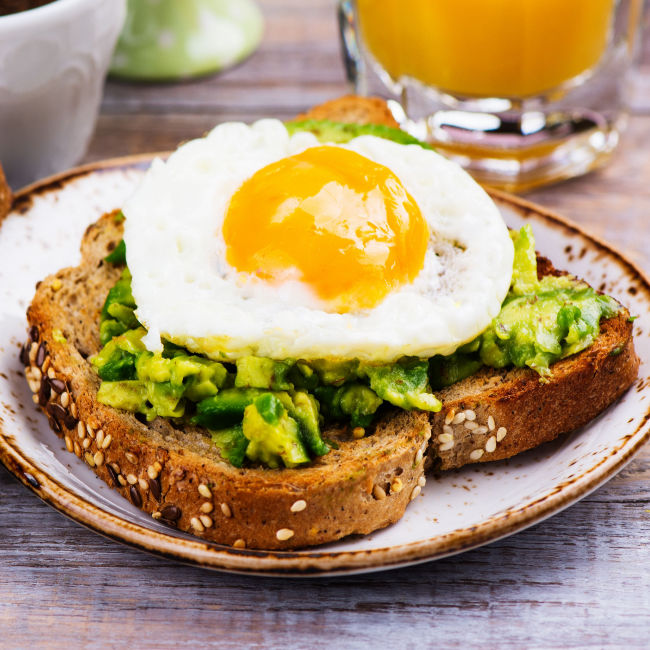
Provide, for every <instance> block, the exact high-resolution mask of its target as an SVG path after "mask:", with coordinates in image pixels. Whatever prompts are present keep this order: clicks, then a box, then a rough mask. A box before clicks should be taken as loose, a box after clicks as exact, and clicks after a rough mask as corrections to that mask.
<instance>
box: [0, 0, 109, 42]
mask: <svg viewBox="0 0 650 650" xmlns="http://www.w3.org/2000/svg"><path fill="white" fill-rule="evenodd" d="M97 2H98V0H53V1H52V2H48V3H47V4H45V5H42V6H40V7H36V8H34V9H27V10H26V11H19V12H17V13H14V14H9V15H8V16H0V34H5V35H9V34H10V33H12V32H14V31H15V30H16V29H34V28H38V27H42V26H43V25H47V24H49V23H52V22H59V21H60V20H66V19H67V18H69V17H70V15H74V14H75V13H76V12H77V11H78V9H79V8H81V7H83V6H84V5H88V4H96V3H97Z"/></svg>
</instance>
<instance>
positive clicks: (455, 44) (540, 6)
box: [357, 0, 614, 98]
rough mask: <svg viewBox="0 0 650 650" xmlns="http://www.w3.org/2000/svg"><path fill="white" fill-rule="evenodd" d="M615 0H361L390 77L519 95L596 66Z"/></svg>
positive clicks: (370, 38)
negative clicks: (409, 78)
mask: <svg viewBox="0 0 650 650" xmlns="http://www.w3.org/2000/svg"><path fill="white" fill-rule="evenodd" d="M613 8H614V0H357V10H358V14H359V23H360V27H361V32H362V35H363V38H364V41H365V43H366V45H367V47H368V49H369V51H370V53H371V54H372V55H373V57H374V58H375V59H376V60H377V62H378V63H379V64H380V65H381V66H382V67H383V68H384V69H385V70H386V71H387V72H388V73H389V74H390V75H391V77H392V78H393V79H399V78H400V77H402V76H409V77H413V78H415V79H417V80H419V81H421V82H423V83H425V84H428V85H430V86H434V87H436V88H438V89H440V90H444V91H446V92H449V93H452V94H457V95H464V96H475V97H508V98H509V97H512V98H522V97H529V96H531V95H538V94H540V93H543V92H545V91H548V90H551V89H553V88H556V87H558V86H560V85H561V84H562V83H564V82H566V81H568V80H569V79H572V78H573V77H576V76H578V75H580V74H581V73H583V72H585V71H586V70H589V69H590V68H592V67H593V66H594V65H595V64H596V63H598V61H599V59H600V57H601V55H602V54H603V52H604V51H605V48H606V45H607V38H608V33H609V27H610V22H611V16H612V11H613Z"/></svg>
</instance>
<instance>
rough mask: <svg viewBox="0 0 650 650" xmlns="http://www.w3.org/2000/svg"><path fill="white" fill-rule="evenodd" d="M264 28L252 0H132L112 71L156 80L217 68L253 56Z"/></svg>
mask: <svg viewBox="0 0 650 650" xmlns="http://www.w3.org/2000/svg"><path fill="white" fill-rule="evenodd" d="M262 29H263V20H262V14H261V12H260V10H259V8H258V7H257V5H256V4H255V3H254V2H253V0H129V2H128V15H127V19H126V23H125V24H124V29H123V30H122V34H121V35H120V39H119V41H118V44H117V48H116V50H115V54H114V56H113V62H112V64H111V68H110V72H111V74H112V75H114V76H117V77H124V78H127V79H141V80H151V81H163V80H176V79H185V78H189V77H196V76H199V75H204V74H209V73H212V72H218V71H219V70H223V69H224V68H226V67H228V66H230V65H232V64H234V63H236V62H237V61H240V60H241V59H243V58H244V57H246V56H248V55H249V54H250V53H251V52H252V51H253V50H254V49H255V47H257V45H258V44H259V42H260V39H261V37H262Z"/></svg>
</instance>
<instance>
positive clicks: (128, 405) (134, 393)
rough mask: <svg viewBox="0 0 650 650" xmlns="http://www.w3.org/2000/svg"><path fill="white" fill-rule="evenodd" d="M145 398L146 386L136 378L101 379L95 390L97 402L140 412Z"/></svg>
mask: <svg viewBox="0 0 650 650" xmlns="http://www.w3.org/2000/svg"><path fill="white" fill-rule="evenodd" d="M146 399H147V388H146V386H145V385H144V382H142V381H137V380H128V381H102V383H101V385H100V386H99V390H98V391H97V400H98V401H99V402H101V403H102V404H106V405H107V406H112V407H113V408H116V409H123V410H125V411H134V412H142V409H143V408H144V403H145V401H146Z"/></svg>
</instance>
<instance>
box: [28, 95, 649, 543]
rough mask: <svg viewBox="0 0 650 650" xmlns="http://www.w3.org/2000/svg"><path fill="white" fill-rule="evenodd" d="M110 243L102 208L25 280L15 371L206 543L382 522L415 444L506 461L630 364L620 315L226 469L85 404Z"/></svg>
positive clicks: (158, 424) (416, 454) (393, 508)
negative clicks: (299, 455) (308, 460)
mask: <svg viewBox="0 0 650 650" xmlns="http://www.w3.org/2000/svg"><path fill="white" fill-rule="evenodd" d="M301 118H304V119H333V120H339V121H347V122H357V123H359V122H360V123H368V122H374V123H382V124H387V125H390V126H395V122H394V120H393V119H392V117H391V116H390V112H389V111H388V108H387V107H386V105H385V103H383V102H381V101H380V100H376V99H367V98H355V97H350V96H348V97H345V98H341V99H340V100H334V101H333V102H328V103H327V104H325V105H323V106H321V107H316V108H315V109H313V110H312V111H310V112H309V113H307V114H305V115H303V116H301ZM120 238H121V223H119V221H117V220H116V219H115V218H114V217H113V215H106V216H104V217H103V218H102V219H100V220H99V221H98V222H97V223H96V224H94V225H92V226H90V227H89V228H88V230H87V232H86V234H85V237H84V240H83V243H82V263H81V265H80V266H79V267H76V268H68V269H63V270H62V271H60V272H59V273H57V274H56V275H54V276H50V277H49V278H47V279H46V280H44V281H43V282H42V283H41V284H40V286H39V287H38V289H37V292H36V296H35V298H34V301H33V302H32V305H31V306H30V308H29V310H28V320H29V323H30V325H31V326H32V327H31V328H30V338H29V340H28V341H27V344H26V346H25V347H24V348H23V352H22V355H21V357H22V359H23V362H24V363H25V365H26V366H27V369H26V374H27V379H28V382H29V384H30V387H31V388H32V390H33V391H34V392H35V399H36V400H37V401H38V403H39V405H40V406H41V408H43V410H44V411H45V413H46V414H47V416H48V419H49V421H50V424H51V426H52V428H54V430H55V431H57V433H58V434H59V435H61V436H62V437H64V439H65V444H66V446H67V448H68V450H69V451H71V452H73V453H75V454H76V455H77V456H79V457H80V458H83V459H84V460H85V461H86V462H87V463H88V464H89V465H90V466H91V467H93V469H94V470H95V471H96V472H97V474H98V475H99V476H100V477H101V478H103V479H104V480H105V481H107V482H108V483H109V484H111V485H113V486H114V487H116V488H117V489H118V490H119V491H120V492H121V493H122V494H123V495H124V496H126V497H127V498H129V499H130V500H131V501H132V502H133V503H134V504H135V505H136V506H137V507H139V508H142V509H143V510H144V511H146V512H149V513H151V514H152V516H153V517H154V518H156V519H159V520H162V521H164V522H166V523H169V524H170V525H173V526H177V527H178V528H179V529H182V530H187V531H190V532H193V533H195V534H197V535H199V536H201V537H204V538H206V539H208V540H211V541H215V542H220V543H224V544H228V545H233V546H236V547H243V546H244V545H246V546H248V547H251V548H268V549H272V548H285V549H290V548H297V547H301V546H309V545H314V544H321V543H324V542H328V541H332V540H336V539H339V538H341V537H344V536H346V535H349V534H353V533H369V532H371V531H373V530H376V529H378V528H381V527H383V526H387V525H389V524H390V523H393V522H395V521H397V520H398V519H399V518H400V517H401V516H402V514H403V512H404V510H405V508H406V506H407V504H408V502H409V501H410V500H411V499H412V498H414V497H416V496H417V495H418V494H419V492H420V489H421V487H422V486H423V485H424V475H423V473H424V465H425V464H426V463H425V462H423V454H424V453H425V451H426V448H427V445H428V448H429V458H428V459H425V460H426V461H429V462H431V461H433V463H434V464H435V466H437V467H440V468H442V469H447V468H453V467H461V466H463V465H465V464H467V463H471V462H485V461H487V460H497V459H502V458H507V457H510V456H513V455H514V454H517V453H519V452H522V451H525V450H527V449H530V448H532V447H535V446H537V445H539V444H541V443H543V442H546V441H548V440H552V439H553V438H555V437H557V436H558V435H560V434H562V433H565V432H567V431H571V430H573V429H575V428H577V427H579V426H581V425H582V424H584V423H586V422H588V421H589V420H591V419H592V418H594V417H595V416H596V415H597V414H598V413H600V412H601V411H602V410H603V409H605V408H606V407H607V406H608V405H609V404H611V402H613V401H614V400H615V399H616V398H617V397H619V396H620V395H621V394H622V393H623V392H624V391H625V390H626V388H628V387H629V385H630V384H631V383H632V382H633V381H634V378H635V377H636V373H637V370H638V363H639V362H638V358H637V357H636V355H635V352H634V347H633V341H632V325H631V323H630V322H629V321H628V316H629V314H628V313H627V312H626V311H625V310H623V311H622V312H621V313H620V314H619V315H618V316H617V317H615V318H612V319H609V320H607V321H604V322H603V323H602V329H601V334H600V336H599V337H598V339H597V340H596V342H595V343H594V344H593V345H592V346H591V347H589V348H588V349H586V350H584V351H583V352H581V353H580V354H577V355H574V356H572V357H569V358H567V359H564V360H562V361H559V362H557V363H556V364H554V365H553V366H552V371H553V374H552V376H551V378H550V379H549V380H548V381H546V382H545V383H542V382H540V380H539V375H537V373H535V372H534V371H532V370H527V369H509V370H494V369H491V368H484V369H482V370H480V371H479V372H477V373H476V374H474V375H473V376H471V377H469V378H467V379H465V380H463V381H461V382H458V383H457V384H455V385H453V386H451V387H449V388H446V389H444V390H442V391H440V392H439V393H438V396H439V397H440V399H441V400H442V402H443V408H442V411H441V412H440V413H438V414H424V413H417V412H405V411H399V410H395V411H389V412H387V413H386V414H385V415H383V416H382V417H381V418H380V419H379V421H378V422H377V423H376V425H375V429H374V432H373V433H372V435H368V436H367V437H365V438H362V439H361V440H354V439H352V438H351V436H350V435H349V432H348V431H346V430H344V429H330V430H327V431H325V432H324V436H325V437H328V438H334V439H336V440H338V441H339V443H340V444H339V448H338V449H334V450H332V451H331V452H330V453H329V454H328V455H326V456H324V457H322V458H320V459H317V460H316V461H314V462H313V463H312V464H311V465H310V466H308V467H305V468H301V469H291V470H289V469H283V470H269V469H256V468H250V469H238V468H235V467H232V466H231V465H229V464H228V463H226V462H224V461H223V460H222V459H221V458H220V456H219V454H218V452H217V451H216V449H215V447H214V446H213V445H212V444H211V442H210V438H209V436H208V435H207V432H206V431H205V430H202V429H200V428H193V427H185V428H183V429H177V428H174V427H173V426H172V425H171V424H170V422H168V421H166V420H164V419H162V418H157V419H156V420H154V422H153V423H150V424H148V425H146V424H143V423H141V422H140V421H139V420H138V419H137V418H136V417H134V416H133V414H131V413H126V412H120V411H117V410H115V409H112V408H110V407H107V406H104V405H102V404H100V403H98V402H97V400H96V392H97V388H98V386H99V383H100V380H99V378H98V377H97V375H96V374H95V372H94V370H93V369H92V367H91V365H90V363H89V362H88V361H87V359H88V357H89V356H90V355H92V354H94V353H95V352H97V351H98V349H99V331H98V330H99V312H100V310H101V307H102V305H103V302H104V300H105V297H106V294H107V292H108V290H109V288H110V287H111V286H112V285H113V284H114V283H115V282H116V281H117V279H118V277H119V274H120V270H119V268H115V267H113V266H112V265H111V264H107V263H106V262H104V261H103V258H104V256H105V255H106V254H107V253H108V252H109V251H110V250H112V249H113V248H114V246H115V245H116V244H117V242H118V241H119V240H120ZM538 264H539V272H540V275H545V274H549V273H556V271H555V270H554V269H553V267H552V266H551V264H550V263H549V262H548V261H547V260H544V259H543V258H540V259H539V260H538ZM429 438H431V442H430V443H429V442H428V441H429Z"/></svg>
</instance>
